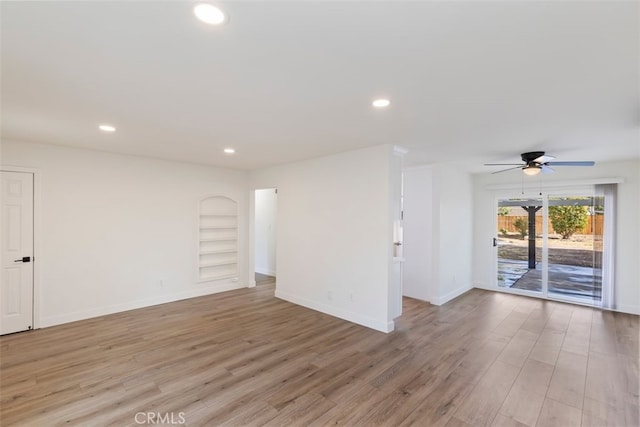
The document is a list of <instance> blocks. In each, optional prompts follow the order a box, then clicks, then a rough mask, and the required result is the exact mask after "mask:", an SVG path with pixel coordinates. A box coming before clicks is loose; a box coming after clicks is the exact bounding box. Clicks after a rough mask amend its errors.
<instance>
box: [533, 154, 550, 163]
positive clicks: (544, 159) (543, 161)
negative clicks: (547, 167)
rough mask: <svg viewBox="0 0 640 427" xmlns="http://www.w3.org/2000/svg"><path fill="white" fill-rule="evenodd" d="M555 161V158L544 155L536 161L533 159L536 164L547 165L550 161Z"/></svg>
mask: <svg viewBox="0 0 640 427" xmlns="http://www.w3.org/2000/svg"><path fill="white" fill-rule="evenodd" d="M553 159H555V157H553V156H545V155H542V156H540V157H538V158H536V159H533V161H534V162H536V163H547V162H549V161H551V160H553Z"/></svg>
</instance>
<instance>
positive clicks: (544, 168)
mask: <svg viewBox="0 0 640 427" xmlns="http://www.w3.org/2000/svg"><path fill="white" fill-rule="evenodd" d="M540 172H542V173H554V172H555V171H554V170H553V169H551V168H550V167H549V166H547V165H540Z"/></svg>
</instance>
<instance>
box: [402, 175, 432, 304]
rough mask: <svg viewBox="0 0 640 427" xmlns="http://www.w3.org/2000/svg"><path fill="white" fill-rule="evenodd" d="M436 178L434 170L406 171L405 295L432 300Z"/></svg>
mask: <svg viewBox="0 0 640 427" xmlns="http://www.w3.org/2000/svg"><path fill="white" fill-rule="evenodd" d="M432 182H433V176H432V173H431V167H429V166H421V167H413V168H408V169H405V170H404V221H403V222H404V244H403V246H404V258H405V263H404V281H403V282H404V284H403V286H404V295H405V296H408V297H411V298H417V299H420V300H423V301H429V300H431V298H432V296H435V291H434V290H433V289H430V287H431V286H433V285H434V283H432V280H433V279H432V277H431V273H432V268H433V267H432V257H433V248H432V246H433V220H434V214H433V207H432V203H433V194H432V189H431V186H432Z"/></svg>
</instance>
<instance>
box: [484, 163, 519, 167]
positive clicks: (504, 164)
mask: <svg viewBox="0 0 640 427" xmlns="http://www.w3.org/2000/svg"><path fill="white" fill-rule="evenodd" d="M484 165H485V166H524V165H523V164H522V163H485V164H484Z"/></svg>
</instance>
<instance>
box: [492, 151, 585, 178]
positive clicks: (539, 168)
mask: <svg viewBox="0 0 640 427" xmlns="http://www.w3.org/2000/svg"><path fill="white" fill-rule="evenodd" d="M520 157H521V158H522V161H523V162H524V164H520V163H485V166H513V167H511V168H507V169H502V170H499V171H496V172H492V174H494V173H501V172H506V171H510V170H514V169H522V171H523V172H524V173H525V175H530V176H533V175H537V174H539V173H540V172H542V173H553V172H554V170H553V169H551V168H550V166H593V165H595V164H596V162H593V161H584V162H552V160H553V159H555V157H553V156H546V155H545V154H544V151H531V152H529V153H522V154H521V155H520Z"/></svg>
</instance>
